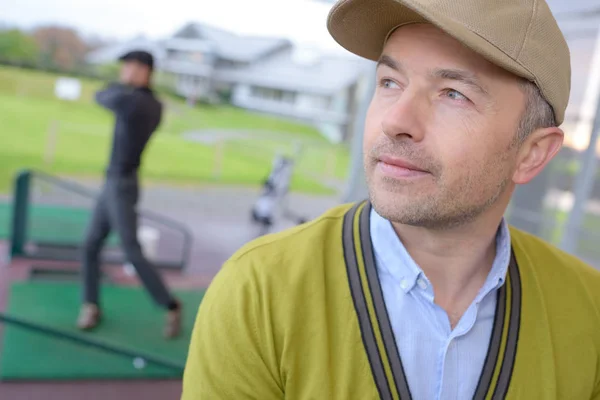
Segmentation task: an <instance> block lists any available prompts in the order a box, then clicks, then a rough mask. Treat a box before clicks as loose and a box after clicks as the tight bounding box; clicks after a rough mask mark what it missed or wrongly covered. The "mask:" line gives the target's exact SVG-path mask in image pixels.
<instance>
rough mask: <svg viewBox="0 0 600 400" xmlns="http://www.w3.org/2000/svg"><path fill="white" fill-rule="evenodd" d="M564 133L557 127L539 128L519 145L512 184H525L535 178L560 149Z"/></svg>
mask: <svg viewBox="0 0 600 400" xmlns="http://www.w3.org/2000/svg"><path fill="white" fill-rule="evenodd" d="M564 136H565V134H564V132H563V131H562V130H561V129H560V128H558V127H550V128H540V129H537V130H535V131H534V132H532V133H531V134H530V135H529V137H528V138H527V139H526V140H525V142H524V143H523V144H521V148H520V149H519V153H518V157H517V166H516V167H517V168H516V170H515V173H514V174H513V182H514V183H516V184H525V183H528V182H529V181H531V180H532V179H533V178H535V177H536V176H537V175H538V174H539V173H540V172H541V171H542V170H543V169H544V167H546V165H547V164H548V163H549V162H550V160H552V159H553V158H554V156H555V155H556V154H557V153H558V151H559V150H560V148H561V147H562V144H563V140H564Z"/></svg>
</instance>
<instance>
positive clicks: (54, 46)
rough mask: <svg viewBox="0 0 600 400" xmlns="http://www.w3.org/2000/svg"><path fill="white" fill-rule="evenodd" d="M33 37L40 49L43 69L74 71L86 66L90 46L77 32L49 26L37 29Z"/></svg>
mask: <svg viewBox="0 0 600 400" xmlns="http://www.w3.org/2000/svg"><path fill="white" fill-rule="evenodd" d="M33 37H34V38H35V41H36V42H37V44H38V46H39V49H40V63H41V66H42V67H45V68H57V69H60V70H62V71H73V70H76V69H78V68H80V67H81V66H82V65H83V64H84V62H85V56H86V54H87V52H88V46H87V45H86V43H85V42H84V41H83V40H82V39H81V38H80V37H79V34H78V33H77V32H76V31H75V30H73V29H70V28H64V27H59V26H47V27H41V28H38V29H36V30H35V31H34V33H33Z"/></svg>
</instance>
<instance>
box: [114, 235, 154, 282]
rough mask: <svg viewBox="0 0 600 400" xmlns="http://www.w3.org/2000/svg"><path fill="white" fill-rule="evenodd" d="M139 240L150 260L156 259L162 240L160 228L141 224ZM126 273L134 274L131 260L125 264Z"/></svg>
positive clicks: (143, 251)
mask: <svg viewBox="0 0 600 400" xmlns="http://www.w3.org/2000/svg"><path fill="white" fill-rule="evenodd" d="M137 236H138V240H139V242H140V246H141V247H142V253H143V254H144V256H145V257H146V258H147V259H148V260H150V261H153V260H156V257H157V253H158V241H159V240H160V232H159V231H158V229H156V228H153V227H151V226H143V225H142V226H140V227H139V228H138V231H137ZM123 269H124V271H125V273H126V274H127V275H129V276H134V275H135V274H136V273H135V268H134V267H133V265H132V264H131V263H130V262H126V263H125V264H124V265H123Z"/></svg>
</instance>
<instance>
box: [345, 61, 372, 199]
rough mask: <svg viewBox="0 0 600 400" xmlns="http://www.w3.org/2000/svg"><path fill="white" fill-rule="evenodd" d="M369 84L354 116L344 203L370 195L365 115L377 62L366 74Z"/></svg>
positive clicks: (361, 95) (361, 96)
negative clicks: (365, 154) (364, 167)
mask: <svg viewBox="0 0 600 400" xmlns="http://www.w3.org/2000/svg"><path fill="white" fill-rule="evenodd" d="M366 79H367V85H366V88H365V90H364V92H363V93H361V94H359V96H360V104H359V106H358V109H357V110H356V115H355V116H354V118H355V120H356V123H355V124H354V133H353V136H352V150H351V151H352V152H351V158H350V174H349V175H350V176H349V178H348V182H347V186H346V191H345V193H344V196H343V197H342V202H343V203H350V202H355V201H360V200H363V199H365V198H366V197H367V196H368V190H367V184H366V182H365V175H364V169H363V151H362V148H363V136H364V128H365V117H366V114H367V110H368V109H369V104H370V103H371V98H372V97H373V93H374V92H375V84H376V80H377V79H376V76H375V64H373V65H372V66H371V67H370V71H369V73H368V74H367V76H366Z"/></svg>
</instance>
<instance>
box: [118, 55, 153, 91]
mask: <svg viewBox="0 0 600 400" xmlns="http://www.w3.org/2000/svg"><path fill="white" fill-rule="evenodd" d="M148 76H149V68H148V67H147V66H146V65H144V64H142V63H139V62H137V61H125V62H123V64H122V65H121V74H120V78H121V82H122V83H125V84H127V85H135V86H141V85H143V84H145V83H146V82H147V80H148Z"/></svg>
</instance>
